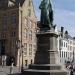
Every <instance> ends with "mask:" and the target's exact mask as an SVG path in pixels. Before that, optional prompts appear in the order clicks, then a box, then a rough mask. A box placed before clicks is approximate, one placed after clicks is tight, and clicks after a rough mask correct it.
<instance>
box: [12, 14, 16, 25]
mask: <svg viewBox="0 0 75 75" xmlns="http://www.w3.org/2000/svg"><path fill="white" fill-rule="evenodd" d="M11 21H12V22H11V23H12V24H13V25H16V23H17V22H16V14H13V15H12V16H11Z"/></svg>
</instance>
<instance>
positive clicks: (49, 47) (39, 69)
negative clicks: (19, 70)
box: [24, 30, 69, 75]
mask: <svg viewBox="0 0 75 75" xmlns="http://www.w3.org/2000/svg"><path fill="white" fill-rule="evenodd" d="M57 38H58V34H56V33H55V31H54V30H52V31H48V30H47V31H43V30H42V31H40V32H38V34H37V51H36V55H35V62H34V64H32V65H30V66H29V69H27V70H25V71H24V74H25V75H69V73H68V71H67V70H65V69H64V68H63V67H62V66H61V64H60V61H59V56H58V51H57V45H58V41H57Z"/></svg>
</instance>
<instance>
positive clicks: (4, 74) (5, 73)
mask: <svg viewBox="0 0 75 75" xmlns="http://www.w3.org/2000/svg"><path fill="white" fill-rule="evenodd" d="M10 73H13V74H14V75H19V73H20V72H19V68H18V67H13V68H11V66H3V67H2V66H0V75H10Z"/></svg>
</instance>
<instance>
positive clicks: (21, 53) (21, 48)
mask: <svg viewBox="0 0 75 75" xmlns="http://www.w3.org/2000/svg"><path fill="white" fill-rule="evenodd" d="M17 48H18V49H20V51H19V71H20V56H21V55H22V65H21V73H23V45H22V43H21V41H20V40H18V41H17Z"/></svg>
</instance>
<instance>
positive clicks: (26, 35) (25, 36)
mask: <svg viewBox="0 0 75 75" xmlns="http://www.w3.org/2000/svg"><path fill="white" fill-rule="evenodd" d="M24 32H25V34H24V36H25V39H27V29H25V30H24Z"/></svg>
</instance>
